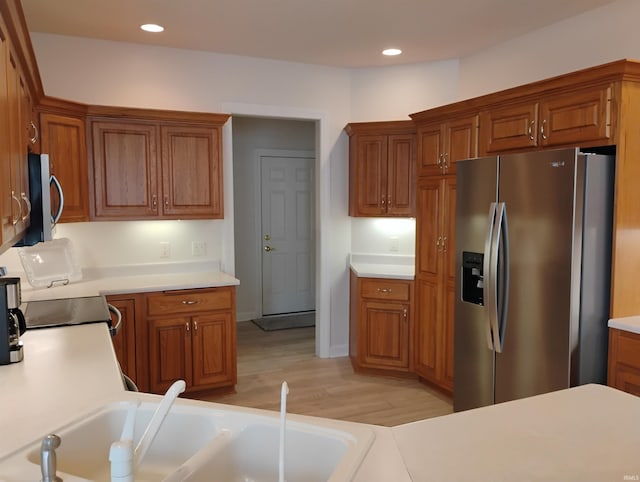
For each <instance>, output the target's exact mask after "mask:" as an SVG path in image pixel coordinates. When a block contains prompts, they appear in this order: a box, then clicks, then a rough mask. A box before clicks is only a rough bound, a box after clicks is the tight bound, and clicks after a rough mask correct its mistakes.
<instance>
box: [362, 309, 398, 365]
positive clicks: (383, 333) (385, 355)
mask: <svg viewBox="0 0 640 482" xmlns="http://www.w3.org/2000/svg"><path fill="white" fill-rule="evenodd" d="M360 320H361V322H362V323H361V326H360V328H361V329H360V343H362V346H361V347H360V350H359V352H360V355H361V360H360V364H361V365H363V366H369V367H373V368H401V369H408V368H409V305H406V304H401V303H389V302H375V301H367V302H363V303H362V312H361V314H360Z"/></svg>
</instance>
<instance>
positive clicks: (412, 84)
mask: <svg viewBox="0 0 640 482" xmlns="http://www.w3.org/2000/svg"><path fill="white" fill-rule="evenodd" d="M458 79H459V62H458V60H446V61H440V62H426V63H421V64H411V65H399V66H396V67H376V68H368V69H355V70H353V71H352V76H351V122H368V121H387V120H408V119H409V114H412V113H414V112H419V111H422V110H426V109H430V108H432V107H436V106H439V105H444V104H449V103H451V102H455V101H456V100H457V98H458Z"/></svg>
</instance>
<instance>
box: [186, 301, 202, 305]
mask: <svg viewBox="0 0 640 482" xmlns="http://www.w3.org/2000/svg"><path fill="white" fill-rule="evenodd" d="M198 303H200V301H198V300H182V304H183V305H197V304H198Z"/></svg>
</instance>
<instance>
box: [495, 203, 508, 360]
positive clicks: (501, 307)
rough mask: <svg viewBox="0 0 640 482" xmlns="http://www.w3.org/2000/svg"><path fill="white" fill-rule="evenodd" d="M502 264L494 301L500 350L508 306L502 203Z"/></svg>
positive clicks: (505, 235) (505, 207)
mask: <svg viewBox="0 0 640 482" xmlns="http://www.w3.org/2000/svg"><path fill="white" fill-rule="evenodd" d="M501 220H502V229H501V233H502V262H501V264H500V277H501V281H500V283H499V284H498V291H497V293H498V294H497V296H496V300H497V303H498V326H499V338H498V343H499V347H500V350H498V351H499V352H502V349H503V347H504V334H505V330H506V328H507V308H508V306H509V226H508V222H507V206H506V204H505V203H502V213H501Z"/></svg>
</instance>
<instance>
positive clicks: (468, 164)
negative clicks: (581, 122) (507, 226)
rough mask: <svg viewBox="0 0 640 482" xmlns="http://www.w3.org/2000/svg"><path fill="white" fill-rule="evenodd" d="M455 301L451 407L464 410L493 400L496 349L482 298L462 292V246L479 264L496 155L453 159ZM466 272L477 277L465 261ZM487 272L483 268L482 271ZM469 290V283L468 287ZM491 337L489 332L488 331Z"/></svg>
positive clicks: (494, 183)
mask: <svg viewBox="0 0 640 482" xmlns="http://www.w3.org/2000/svg"><path fill="white" fill-rule="evenodd" d="M456 169H457V174H456V176H457V179H456V303H455V329H454V330H455V331H454V340H455V341H454V366H453V370H454V377H453V381H454V386H453V409H454V411H461V410H468V409H470V408H476V407H482V406H485V405H491V404H492V403H493V370H494V354H493V349H492V348H490V347H489V342H488V336H487V335H488V329H489V323H488V320H487V318H486V313H485V312H486V307H485V306H484V305H485V304H486V300H483V304H482V305H480V304H477V303H478V302H479V300H478V298H477V296H476V297H470V296H465V298H467V299H469V301H464V300H463V299H462V298H463V297H462V292H463V279H462V274H463V266H462V260H463V254H462V253H463V252H464V253H467V255H466V256H465V258H466V260H467V264H469V262H468V260H472V259H475V260H476V261H477V263H476V265H480V266H482V265H483V263H482V259H483V256H484V254H485V244H486V241H487V233H488V232H489V231H490V228H491V223H490V220H489V217H490V216H489V211H490V209H489V208H490V206H491V205H492V204H493V205H494V206H495V201H496V196H497V180H498V159H497V158H495V157H492V158H481V159H472V160H467V161H458V162H456ZM465 269H466V270H467V275H472V277H474V278H475V279H477V282H481V281H480V280H479V279H478V277H479V275H478V274H477V273H475V274H474V273H472V271H471V269H477V268H470V266H467V267H466V268H465ZM481 275H482V276H485V273H484V272H483V273H481ZM467 291H469V287H467ZM489 340H490V336H489Z"/></svg>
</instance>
